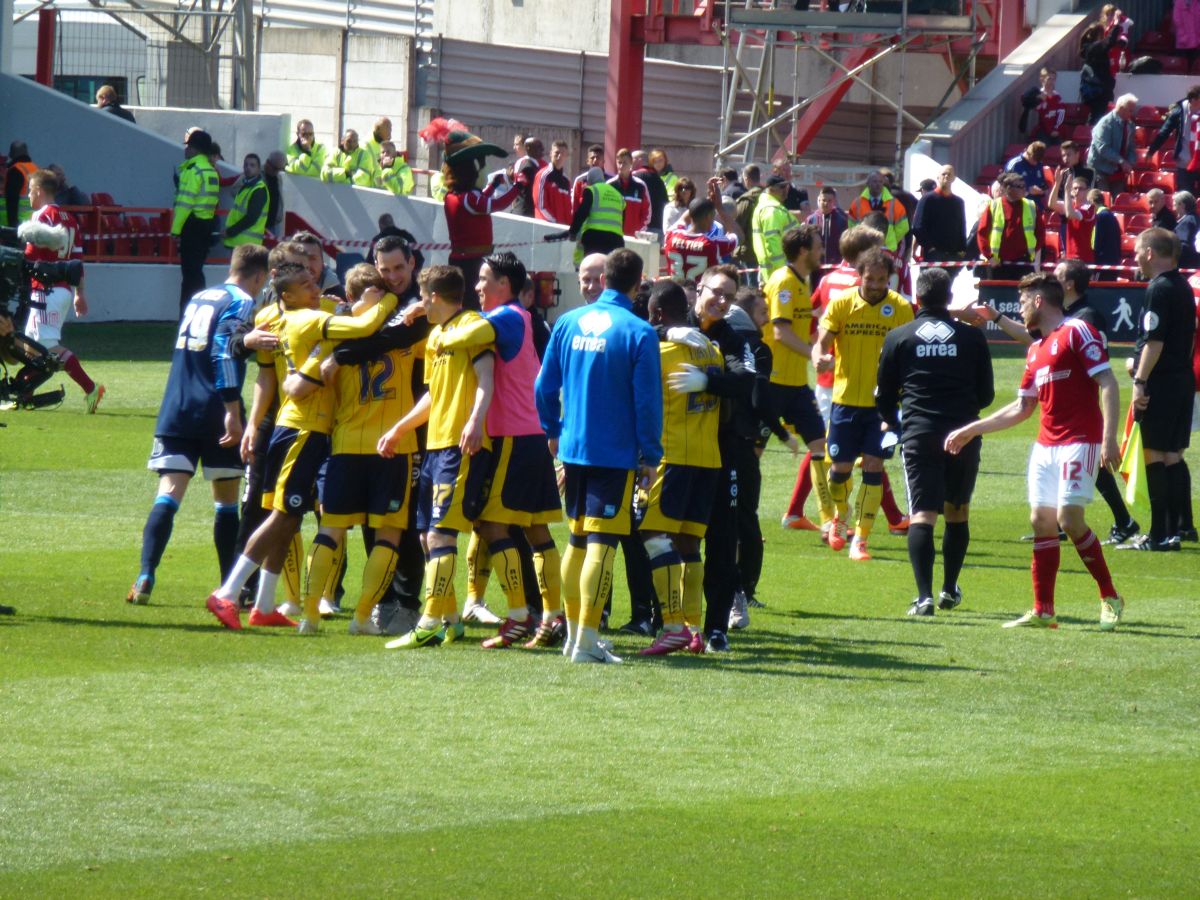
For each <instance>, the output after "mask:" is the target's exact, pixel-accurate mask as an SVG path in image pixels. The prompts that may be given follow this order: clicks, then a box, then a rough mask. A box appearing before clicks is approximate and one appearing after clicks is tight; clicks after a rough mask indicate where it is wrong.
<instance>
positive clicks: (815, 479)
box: [763, 224, 834, 526]
mask: <svg viewBox="0 0 1200 900" xmlns="http://www.w3.org/2000/svg"><path fill="white" fill-rule="evenodd" d="M824 252H825V248H824V244H823V243H822V241H821V232H820V231H819V230H818V229H817V226H816V225H808V224H805V225H800V226H799V227H797V228H789V229H788V230H787V231H785V232H784V234H783V254H784V256H786V257H787V265H785V266H783V268H781V269H777V270H776V271H775V272H773V273H772V274H771V277H770V278H768V279H767V283H766V285H765V286H764V287H763V293H764V294H765V295H766V300H767V314H768V315H769V316H770V319H771V323H770V327H769V328H767V329H765V330H764V331H763V343H765V344H766V345H767V346H768V347H770V348H771V356H772V361H771V403H772V412H773V413H774V414H775V415H777V416H778V417H779V418H781V419H782V420H783V421H784V422H785V423H787V425H788V426H790V427H791V429H792V430H793V431H794V432H796V434H798V435H800V438H801V440H803V441H804V443H805V444H807V445H808V453H809V474H810V475H811V477H812V483H813V487H815V488H816V490H817V502H818V505H819V506H820V508H821V524H822V526H825V525H826V523H828V522H829V521H830V520H831V519H832V518H833V514H834V506H833V499H832V497H831V496H830V494H829V482H828V481H827V480H826V477H825V421H824V420H823V419H822V418H821V411H820V409H819V408H818V406H817V398H816V395H815V394H814V393H813V390H812V388H811V387H809V385H808V363H809V360H810V359H812V353H813V347H812V344H811V343H809V340H810V338H811V337H812V316H813V305H812V293H811V291H810V289H809V278H810V277H811V276H812V273H813V272H815V271H816V270H817V269H818V268H820V266H821V257H822V255H823V253H824Z"/></svg>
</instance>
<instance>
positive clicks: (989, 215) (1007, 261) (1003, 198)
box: [978, 172, 1046, 281]
mask: <svg viewBox="0 0 1200 900" xmlns="http://www.w3.org/2000/svg"><path fill="white" fill-rule="evenodd" d="M997 181H998V183H999V185H1000V188H1001V194H1000V196H999V197H996V198H995V199H994V200H992V201H991V202H990V203H988V205H987V206H985V207H984V208H983V215H982V216H981V217H980V219H979V235H978V244H979V255H980V256H982V257H983V258H984V259H986V260H987V263H988V266H989V269H990V271H989V272H988V277H989V278H992V279H996V280H1000V281H1015V280H1017V279H1020V278H1021V277H1022V276H1024V275H1028V274H1029V273H1030V272H1032V271H1033V270H1034V269H1036V268H1037V266H1038V264H1039V263H1040V262H1041V259H1042V248H1043V247H1045V246H1046V220H1045V218H1044V216H1043V215H1042V213H1041V212H1039V211H1038V208H1037V206H1036V204H1034V202H1033V201H1032V200H1027V199H1026V198H1025V180H1024V179H1023V178H1021V176H1020V175H1018V174H1016V173H1015V172H1006V173H1005V174H1003V175H1001V176H1000V177H999V179H997Z"/></svg>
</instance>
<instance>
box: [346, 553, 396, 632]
mask: <svg viewBox="0 0 1200 900" xmlns="http://www.w3.org/2000/svg"><path fill="white" fill-rule="evenodd" d="M396 559H397V552H396V548H395V547H394V546H392V545H391V544H389V543H388V542H387V541H379V540H377V541H375V546H374V547H372V548H371V555H370V556H368V557H367V564H366V565H365V566H363V580H362V593H361V594H359V597H358V606H357V607H355V609H354V618H356V619H358V621H360V622H365V621H366V620H367V619H368V618H370V616H371V610H372V609H374V608H375V604H377V603H378V602H379V601H380V600H382V599H383V598H384V596H385V595H386V594H387V592H388V590H389V589H390V588H391V586H392V576H393V575H394V574H395V573H396Z"/></svg>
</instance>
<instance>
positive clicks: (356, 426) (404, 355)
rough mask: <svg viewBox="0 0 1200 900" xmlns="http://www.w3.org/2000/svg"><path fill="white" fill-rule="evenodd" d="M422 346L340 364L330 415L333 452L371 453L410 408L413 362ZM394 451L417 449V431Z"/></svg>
mask: <svg viewBox="0 0 1200 900" xmlns="http://www.w3.org/2000/svg"><path fill="white" fill-rule="evenodd" d="M423 350H424V345H420V344H419V345H417V346H416V347H406V348H405V349H403V350H389V351H388V352H387V353H385V354H383V356H381V357H380V358H379V359H376V360H372V361H371V362H364V363H359V364H358V365H356V366H341V367H340V368H339V369H338V371H337V379H336V385H335V386H336V392H337V407H336V408H335V410H334V414H333V422H334V424H333V452H334V453H356V454H361V455H371V454H374V453H376V452H377V449H376V447H377V445H378V443H379V439H380V438H381V437H383V433H384V432H385V431H387V430H388V429H389V428H391V427H392V425H393V424H394V423H396V422H398V421H400V419H402V418H403V417H404V416H405V415H407V414H408V411H409V410H410V409H412V408H413V394H412V373H413V362H414V361H415V360H416V358H417V354H418V352H421V351H423ZM396 452H397V453H416V452H417V433H416V432H415V431H410V432H408V433H407V434H405V435H404V437H403V438H401V440H400V443H399V444H397V445H396Z"/></svg>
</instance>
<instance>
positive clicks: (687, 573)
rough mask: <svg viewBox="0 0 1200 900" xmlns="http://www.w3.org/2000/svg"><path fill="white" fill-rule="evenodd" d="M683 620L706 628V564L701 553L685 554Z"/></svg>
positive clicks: (693, 625)
mask: <svg viewBox="0 0 1200 900" xmlns="http://www.w3.org/2000/svg"><path fill="white" fill-rule="evenodd" d="M683 620H684V622H685V623H687V624H688V625H690V626H692V627H693V628H703V627H704V563H703V561H702V560H701V559H700V554H699V553H685V554H683Z"/></svg>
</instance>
